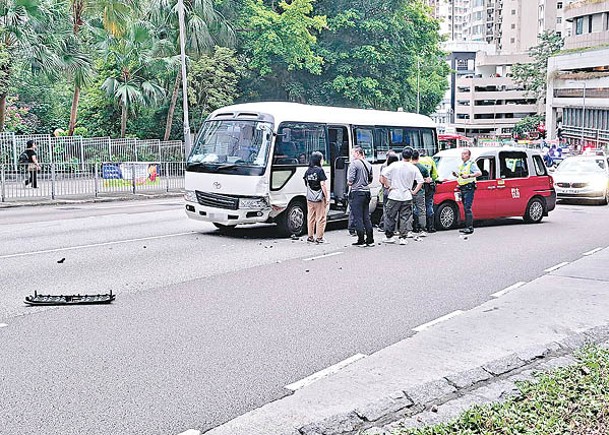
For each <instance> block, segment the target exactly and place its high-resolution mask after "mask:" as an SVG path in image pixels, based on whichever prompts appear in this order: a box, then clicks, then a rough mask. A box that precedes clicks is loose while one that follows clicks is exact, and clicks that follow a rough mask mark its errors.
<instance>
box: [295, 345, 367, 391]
mask: <svg viewBox="0 0 609 435" xmlns="http://www.w3.org/2000/svg"><path fill="white" fill-rule="evenodd" d="M366 356H367V355H364V354H362V353H358V354H356V355H353V356H352V357H350V358H347V359H346V360H344V361H341V362H339V363H336V364H334V365H333V366H330V367H328V368H327V369H323V370H320V371H319V372H317V373H313V374H312V375H311V376H307V377H306V378H304V379H302V380H300V381H298V382H294V383H292V384H289V385H286V386H285V388H287V389H288V390H292V391H296V390H300V389H301V388H303V387H306V386H307V385H311V384H312V383H313V382H315V381H319V380H320V379H323V378H325V377H326V376H329V375H331V374H333V373H336V372H338V371H340V370H342V369H344V368H345V367H347V366H348V365H351V364H353V363H354V362H356V361H359V360H360V359H363V358H366Z"/></svg>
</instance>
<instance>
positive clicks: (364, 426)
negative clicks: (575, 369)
mask: <svg viewBox="0 0 609 435" xmlns="http://www.w3.org/2000/svg"><path fill="white" fill-rule="evenodd" d="M608 342H609V324H607V325H603V326H597V327H593V328H590V329H588V330H585V331H583V332H578V333H574V334H572V335H569V336H567V337H565V338H563V339H561V340H558V341H552V342H549V343H547V344H545V345H538V346H534V347H530V348H526V349H523V350H522V351H520V352H518V353H513V354H510V355H508V356H506V357H504V358H500V359H497V360H493V361H488V362H486V363H484V364H481V365H480V366H478V367H475V368H473V369H469V370H466V371H463V372H458V373H455V374H451V375H449V376H446V377H442V378H439V379H437V380H435V381H431V382H426V383H423V384H420V385H418V386H415V387H408V389H406V390H404V391H401V390H398V391H396V392H395V393H394V394H391V395H390V396H387V397H384V398H382V399H380V400H376V401H374V402H371V403H369V404H368V405H367V406H364V407H359V408H357V409H353V410H352V412H348V413H343V414H337V415H335V416H332V417H329V418H327V419H324V420H322V421H320V422H315V423H310V424H307V425H305V426H301V427H298V428H296V432H294V434H299V435H356V434H362V433H363V434H365V435H384V434H389V433H390V432H389V429H391V427H392V426H393V425H395V429H397V428H398V425H399V427H400V428H402V427H416V426H422V425H426V424H436V423H440V422H442V421H446V420H447V419H450V418H453V417H454V416H456V415H458V413H460V412H461V411H463V410H465V409H467V408H468V407H469V406H473V405H475V404H483V403H490V402H496V401H501V400H504V399H507V398H509V397H512V396H514V395H515V394H516V393H517V391H516V390H515V386H514V382H516V381H522V380H533V379H534V378H533V377H532V376H531V374H532V373H533V372H543V371H548V370H551V369H555V368H559V367H565V366H568V365H571V364H573V363H575V360H574V359H573V358H572V357H571V355H572V354H573V353H574V352H576V351H578V350H579V349H581V348H582V347H585V346H587V345H595V344H605V343H608ZM469 396H474V397H473V398H472V397H469ZM463 399H467V400H463ZM473 399H478V400H473ZM455 401H461V402H462V403H461V402H459V403H457V404H456V406H455V405H453V408H454V409H455V411H458V413H457V414H456V415H455V413H454V412H453V413H448V414H446V415H443V414H444V413H438V408H439V407H441V406H442V405H445V404H449V403H452V402H455ZM461 404H463V405H467V406H460V405H461ZM420 416H422V417H420ZM438 417H439V418H438ZM399 420H402V421H401V422H399V424H398V423H396V422H398V421H399ZM387 426H389V429H388V428H387Z"/></svg>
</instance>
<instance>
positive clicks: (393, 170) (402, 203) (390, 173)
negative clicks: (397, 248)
mask: <svg viewBox="0 0 609 435" xmlns="http://www.w3.org/2000/svg"><path fill="white" fill-rule="evenodd" d="M412 151H413V150H412V148H410V147H406V148H404V149H403V150H402V161H401V162H395V163H393V164H391V165H389V166H387V168H385V170H384V171H383V174H382V176H381V183H382V184H383V187H385V188H386V189H387V190H388V191H389V194H388V198H387V205H386V208H385V238H384V239H383V243H395V241H396V240H395V238H394V237H393V236H394V231H395V229H396V225H397V223H398V219H399V221H400V222H399V226H398V227H399V231H400V238H399V239H400V245H406V244H407V241H406V237H407V235H408V232H409V230H411V229H412V197H413V195H416V194H417V193H418V192H419V191H420V190H421V189H422V188H423V181H424V180H423V176H422V175H421V172H420V171H419V169H418V168H417V167H416V166H414V165H413V164H412V163H410V159H411V158H412ZM415 181H416V183H417V186H416V187H415V188H414V189H413V185H414V184H415Z"/></svg>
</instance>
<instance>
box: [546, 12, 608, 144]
mask: <svg viewBox="0 0 609 435" xmlns="http://www.w3.org/2000/svg"><path fill="white" fill-rule="evenodd" d="M564 9H565V10H564V19H565V21H566V25H567V26H568V27H570V31H568V35H569V36H566V38H565V49H566V50H567V51H566V52H564V53H563V54H560V55H558V56H555V57H552V58H550V59H549V61H548V89H547V97H546V125H547V128H548V137H549V138H550V139H556V138H557V136H558V134H559V131H560V133H561V136H562V138H563V139H565V140H567V142H568V143H569V144H571V145H574V146H576V147H578V148H580V149H581V148H582V147H583V146H595V147H599V148H605V150H607V151H609V0H605V1H599V0H579V1H574V2H572V3H571V4H569V5H567V6H566V7H565V8H564Z"/></svg>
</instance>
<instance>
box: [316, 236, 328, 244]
mask: <svg viewBox="0 0 609 435" xmlns="http://www.w3.org/2000/svg"><path fill="white" fill-rule="evenodd" d="M315 243H317V244H318V245H323V244H324V243H328V241H327V240H326V239H324V238H323V237H322V238H321V239H317V240H315Z"/></svg>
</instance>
